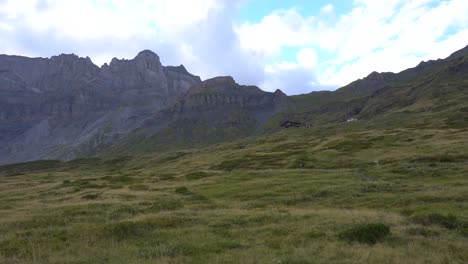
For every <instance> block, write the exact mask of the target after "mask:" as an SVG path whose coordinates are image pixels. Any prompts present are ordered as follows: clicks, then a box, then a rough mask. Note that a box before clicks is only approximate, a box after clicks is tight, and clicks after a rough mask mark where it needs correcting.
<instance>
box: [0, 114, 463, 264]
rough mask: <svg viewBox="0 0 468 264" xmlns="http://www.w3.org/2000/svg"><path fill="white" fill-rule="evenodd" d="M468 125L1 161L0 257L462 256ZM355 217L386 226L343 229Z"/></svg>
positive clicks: (353, 127)
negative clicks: (373, 238) (374, 231)
mask: <svg viewBox="0 0 468 264" xmlns="http://www.w3.org/2000/svg"><path fill="white" fill-rule="evenodd" d="M467 138H468V130H467V129H466V128H434V129H430V128H400V129H385V128H384V126H381V124H379V122H378V121H375V122H370V121H368V122H364V121H363V122H357V123H348V124H346V123H342V124H336V125H328V126H324V127H320V128H312V129H290V130H284V131H281V132H279V133H274V134H270V135H265V136H262V137H257V138H250V139H244V140H241V141H236V142H231V143H224V144H220V145H213V146H210V147H207V148H205V149H194V150H185V151H178V152H168V153H164V154H158V155H156V154H155V155H147V156H137V157H122V158H115V159H110V160H105V159H98V158H95V159H84V160H75V161H71V162H51V161H48V162H41V161H39V162H34V163H27V164H19V165H10V166H4V167H0V262H6V263H155V262H157V263H187V262H190V263H207V262H209V263H466V262H468V253H467V251H466V250H465V249H466V245H467V243H468V231H467V227H468V198H467V197H468V182H467V177H466V176H467V175H468V163H467V161H468V155H467V153H468V142H467V140H466V139H467ZM300 162H303V163H304V164H305V168H304V169H299V168H298V166H297V164H298V163H300ZM360 223H384V224H388V225H389V226H390V228H391V235H390V236H389V237H386V238H385V239H384V240H383V241H381V242H379V243H377V244H375V245H368V244H362V243H358V242H347V241H343V240H341V239H340V238H339V234H340V233H341V232H342V231H344V230H347V229H348V228H351V227H353V226H355V225H356V224H360Z"/></svg>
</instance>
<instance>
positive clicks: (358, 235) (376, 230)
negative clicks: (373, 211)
mask: <svg viewBox="0 0 468 264" xmlns="http://www.w3.org/2000/svg"><path fill="white" fill-rule="evenodd" d="M388 235H390V226H388V225H386V224H382V223H375V224H361V225H357V226H355V227H353V228H351V229H348V230H345V231H343V232H341V233H340V234H339V235H338V236H339V238H340V239H342V240H346V241H348V242H353V241H356V242H360V243H367V244H375V243H377V242H380V241H382V240H383V239H384V238H385V237H387V236H388Z"/></svg>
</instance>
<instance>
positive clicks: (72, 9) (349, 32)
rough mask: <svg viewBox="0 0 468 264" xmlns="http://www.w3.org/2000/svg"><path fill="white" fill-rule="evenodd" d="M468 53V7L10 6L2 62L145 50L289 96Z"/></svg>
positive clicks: (71, 2)
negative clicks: (466, 50)
mask: <svg viewBox="0 0 468 264" xmlns="http://www.w3.org/2000/svg"><path fill="white" fill-rule="evenodd" d="M466 45H468V1H467V0H437V1H434V0H379V1H376V0H237V1H236V0H196V1H195V0H170V1H167V0H80V1H75V0H0V54H10V55H23V56H30V57H50V56H53V55H58V54H61V53H74V54H77V55H79V56H82V57H86V56H89V57H90V58H91V59H92V61H93V62H94V63H95V64H97V65H99V66H100V65H102V64H104V63H106V62H110V61H111V59H112V58H114V57H117V58H119V59H120V58H126V59H131V58H133V57H135V56H136V54H137V53H138V52H139V51H141V50H144V49H150V50H152V51H154V52H156V53H157V54H158V55H159V56H160V58H161V62H162V63H163V65H180V64H183V65H184V66H185V67H186V68H187V69H188V70H189V71H190V72H191V73H193V74H196V75H200V76H201V77H202V79H208V78H212V77H215V76H223V75H230V76H233V77H234V78H235V79H236V81H237V82H238V83H240V84H245V85H258V86H259V87H260V88H262V89H263V90H266V91H274V90H276V89H281V90H282V91H284V92H285V93H287V94H289V95H293V94H302V93H309V92H311V91H317V90H334V89H337V88H339V87H342V86H345V85H346V84H348V83H350V82H352V81H354V80H357V79H360V78H363V77H365V76H367V75H368V74H370V73H371V72H372V71H378V72H386V71H392V72H399V71H402V70H404V69H407V68H410V67H414V66H416V65H417V64H418V63H419V62H421V61H423V60H424V61H426V60H429V59H438V58H445V57H447V56H449V55H450V54H451V53H453V52H454V51H456V50H458V49H461V48H463V47H465V46H466Z"/></svg>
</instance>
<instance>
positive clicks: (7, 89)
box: [0, 50, 201, 163]
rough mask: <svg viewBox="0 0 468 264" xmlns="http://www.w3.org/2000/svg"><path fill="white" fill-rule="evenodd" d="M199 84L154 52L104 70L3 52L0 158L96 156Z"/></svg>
mask: <svg viewBox="0 0 468 264" xmlns="http://www.w3.org/2000/svg"><path fill="white" fill-rule="evenodd" d="M200 82H201V80H200V78H199V77H198V76H194V75H192V74H190V73H188V72H187V70H186V69H185V68H184V66H182V65H181V66H179V67H164V66H162V65H161V62H160V60H159V57H158V56H157V55H156V54H155V53H153V52H151V51H147V50H146V51H142V52H140V53H139V54H138V55H137V56H136V57H135V58H134V59H132V60H119V59H116V58H114V59H113V60H112V61H111V63H110V64H109V65H107V64H104V65H103V66H102V67H97V66H96V65H94V64H93V63H92V62H91V60H90V59H89V58H79V57H78V56H76V55H64V54H62V55H60V56H54V57H52V58H50V59H46V58H26V57H19V56H6V55H1V56H0V146H1V147H0V163H9V162H18V161H25V160H31V159H49V158H60V159H71V158H76V157H84V156H90V155H94V154H96V153H98V152H99V151H100V150H102V149H104V148H106V147H107V146H108V145H110V144H111V143H112V142H114V141H115V140H116V139H118V138H120V137H121V136H122V135H126V134H127V133H128V132H129V131H132V130H133V129H135V128H137V127H139V126H140V125H141V124H142V123H143V121H144V120H145V119H146V118H147V117H149V116H151V115H153V114H154V113H155V112H157V111H158V110H160V109H163V108H165V107H167V106H170V105H172V104H173V103H174V102H175V101H176V100H177V98H178V97H179V96H180V95H182V94H183V93H185V92H186V91H187V90H188V89H189V88H190V87H191V86H193V85H194V84H198V83H200Z"/></svg>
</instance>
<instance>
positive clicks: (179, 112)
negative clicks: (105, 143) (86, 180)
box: [110, 76, 289, 154]
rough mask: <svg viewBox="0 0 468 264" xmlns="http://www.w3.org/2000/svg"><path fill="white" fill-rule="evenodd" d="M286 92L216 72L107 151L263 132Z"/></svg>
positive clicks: (285, 100)
mask: <svg viewBox="0 0 468 264" xmlns="http://www.w3.org/2000/svg"><path fill="white" fill-rule="evenodd" d="M288 102H289V99H288V97H287V96H286V95H285V94H284V93H283V92H281V91H280V90H277V91H275V92H274V93H270V92H265V91H262V90H260V89H259V88H258V87H256V86H242V85H239V84H237V83H236V82H235V81H234V79H233V78H232V77H229V76H226V77H216V78H213V79H209V80H206V81H203V82H201V83H200V84H197V85H194V86H193V87H191V88H190V89H189V90H188V92H187V93H186V94H184V95H183V96H181V97H180V98H179V99H178V100H177V101H176V102H175V103H174V105H172V106H171V107H168V108H166V109H164V110H161V111H159V112H158V113H157V114H156V115H154V116H153V117H152V118H150V119H148V120H146V121H145V122H144V123H143V124H142V125H141V127H140V128H138V129H137V130H136V131H134V132H132V133H131V134H130V135H129V136H128V137H127V138H126V139H124V140H123V141H122V142H118V143H117V144H116V145H115V146H114V147H112V148H111V150H110V153H114V154H119V153H127V154H129V153H138V152H141V151H143V152H151V151H157V150H167V149H174V148H183V147H196V146H203V145H207V144H210V143H218V142H223V141H229V140H233V139H238V138H242V137H247V136H252V135H255V134H259V133H262V132H264V131H263V125H264V124H265V122H266V121H267V120H268V119H269V118H271V117H272V116H273V115H275V114H277V113H280V112H281V111H284V110H285V109H286V107H287V105H288Z"/></svg>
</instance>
